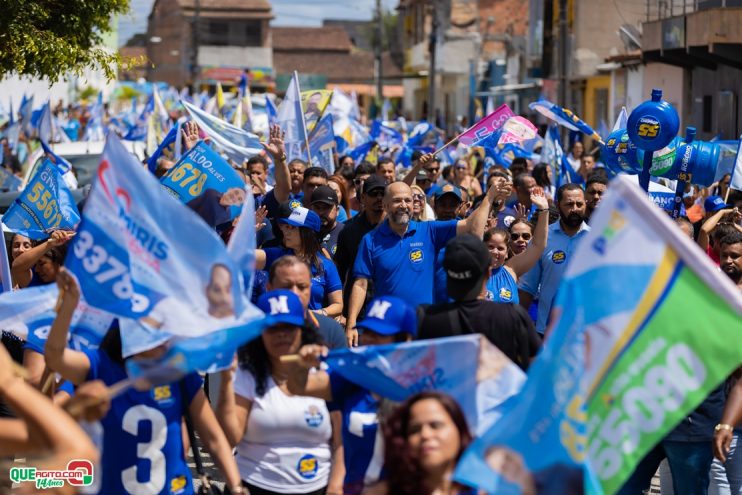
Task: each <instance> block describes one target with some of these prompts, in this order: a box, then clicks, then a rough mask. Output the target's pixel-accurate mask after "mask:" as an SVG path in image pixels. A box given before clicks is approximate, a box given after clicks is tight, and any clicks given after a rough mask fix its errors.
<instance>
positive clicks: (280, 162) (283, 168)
mask: <svg viewBox="0 0 742 495" xmlns="http://www.w3.org/2000/svg"><path fill="white" fill-rule="evenodd" d="M285 135H286V133H285V132H284V131H282V130H281V128H280V127H279V126H278V125H272V126H271V128H270V134H269V139H268V143H263V148H265V151H267V152H268V154H269V155H270V156H271V158H273V164H274V165H275V170H274V171H275V174H276V185H275V187H274V188H273V194H274V195H275V196H276V201H278V202H279V203H283V202H284V201H288V200H289V193H290V192H291V176H290V175H289V165H288V163H287V162H286V148H285V146H284V144H283V138H284V136H285Z"/></svg>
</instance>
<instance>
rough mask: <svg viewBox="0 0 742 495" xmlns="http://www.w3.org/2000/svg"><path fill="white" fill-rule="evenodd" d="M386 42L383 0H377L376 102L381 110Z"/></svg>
mask: <svg viewBox="0 0 742 495" xmlns="http://www.w3.org/2000/svg"><path fill="white" fill-rule="evenodd" d="M383 44H384V17H383V16H382V15H381V0H376V61H375V64H374V65H376V71H375V72H376V102H377V104H378V105H379V110H381V106H382V104H383V101H384V80H383V78H384V72H383V69H382V65H381V55H382V50H383Z"/></svg>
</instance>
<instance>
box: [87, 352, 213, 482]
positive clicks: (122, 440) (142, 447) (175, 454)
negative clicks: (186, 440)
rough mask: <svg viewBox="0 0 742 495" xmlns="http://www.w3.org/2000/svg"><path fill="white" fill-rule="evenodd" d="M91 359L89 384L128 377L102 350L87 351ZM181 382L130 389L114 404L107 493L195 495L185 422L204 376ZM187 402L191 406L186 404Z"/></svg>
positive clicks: (107, 428) (104, 478)
mask: <svg viewBox="0 0 742 495" xmlns="http://www.w3.org/2000/svg"><path fill="white" fill-rule="evenodd" d="M83 352H84V353H85V354H86V355H87V356H88V359H89V360H90V371H89V372H88V377H87V379H88V380H102V381H103V383H105V384H106V385H109V386H110V385H113V384H114V383H116V382H119V381H121V380H124V379H126V378H127V376H126V371H125V370H124V368H123V367H122V366H120V365H118V364H116V363H114V362H113V361H111V358H109V357H108V355H107V354H106V353H105V352H104V351H102V350H96V351H88V350H84V351H83ZM183 380H184V382H185V391H186V397H185V401H184V398H183V397H182V394H181V385H180V382H176V383H171V384H170V385H163V386H160V387H155V388H154V389H151V390H147V391H145V392H139V391H137V390H135V389H133V388H132V389H129V390H127V391H126V392H124V393H123V394H121V395H119V396H118V397H116V398H115V399H113V401H112V402H111V409H110V410H109V411H108V414H106V416H105V417H104V418H103V419H102V420H101V424H102V425H103V453H102V456H101V471H102V473H100V476H101V485H100V486H101V487H102V488H101V492H100V493H101V494H105V495H109V494H116V495H118V494H132V495H145V494H150V495H170V494H192V493H193V481H192V479H191V472H190V470H189V469H188V465H187V464H186V461H185V454H184V450H183V436H182V434H181V418H182V417H183V411H184V410H185V407H186V406H185V404H190V403H191V401H192V400H193V397H194V396H195V395H196V393H197V392H198V390H199V389H200V388H201V382H202V381H201V377H200V376H199V375H198V374H197V373H191V374H190V375H188V376H186V377H185V378H184V379H183ZM184 403H185V404H184Z"/></svg>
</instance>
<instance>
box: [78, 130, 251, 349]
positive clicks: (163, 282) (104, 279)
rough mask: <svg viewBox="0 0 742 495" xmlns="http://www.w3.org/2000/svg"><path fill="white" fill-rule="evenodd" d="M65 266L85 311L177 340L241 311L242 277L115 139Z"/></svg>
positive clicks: (212, 237) (207, 232)
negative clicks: (89, 309)
mask: <svg viewBox="0 0 742 495" xmlns="http://www.w3.org/2000/svg"><path fill="white" fill-rule="evenodd" d="M65 266H67V268H68V269H69V270H70V271H71V272H72V273H74V274H75V276H76V277H77V279H78V281H79V282H80V288H81V291H82V293H83V295H84V297H85V299H86V301H87V302H88V304H90V305H91V306H94V307H98V308H100V309H103V310H106V311H108V312H110V313H113V314H115V315H117V316H120V317H125V318H132V319H135V320H139V321H140V322H142V323H145V324H147V325H148V326H150V327H154V328H156V329H158V330H163V331H167V332H168V333H173V334H176V335H184V336H196V335H199V334H202V333H204V332H205V331H207V330H208V328H205V327H206V326H207V325H205V322H206V321H209V320H211V319H213V317H214V315H218V318H223V317H227V316H234V315H239V314H240V312H241V311H242V307H243V306H242V305H243V303H242V298H241V297H240V295H241V284H242V280H241V274H240V271H239V269H238V267H237V266H236V265H235V262H234V261H233V260H232V259H231V257H230V256H229V255H228V253H227V250H226V248H225V246H224V243H223V242H222V241H221V239H220V238H219V237H218V236H217V235H216V233H215V232H214V230H213V229H211V228H209V226H208V225H207V224H206V223H204V222H203V221H202V220H201V219H200V218H199V217H198V216H197V215H196V214H195V213H194V212H192V211H191V210H190V209H189V208H187V207H186V206H185V205H183V204H182V203H180V202H179V201H178V200H176V199H175V198H173V197H172V196H171V195H170V194H168V193H167V192H166V191H165V190H164V189H163V188H162V187H161V186H160V184H159V183H158V182H157V180H156V179H155V178H154V176H152V175H151V174H149V173H148V172H147V171H146V170H145V169H144V168H143V167H141V166H140V165H139V164H138V163H137V162H136V160H135V159H134V158H133V157H132V156H131V155H130V154H129V153H128V152H127V151H126V150H125V148H124V147H123V146H122V144H121V142H120V141H119V140H118V138H116V137H115V136H113V135H109V137H108V141H107V142H106V147H105V150H104V152H103V159H102V161H101V164H100V166H99V168H98V173H97V177H96V179H95V182H94V183H93V187H92V189H91V191H90V195H89V196H88V199H87V203H86V206H85V210H84V212H83V219H82V223H81V225H80V228H79V229H78V235H77V236H76V237H75V239H74V241H73V243H72V246H71V249H70V250H69V253H68V255H67V260H66V262H65ZM217 285H218V286H219V289H220V290H219V291H216V289H214V287H216V286H217ZM215 293H218V294H217V295H218V297H217V296H215V295H213V294H215ZM222 321H224V320H222Z"/></svg>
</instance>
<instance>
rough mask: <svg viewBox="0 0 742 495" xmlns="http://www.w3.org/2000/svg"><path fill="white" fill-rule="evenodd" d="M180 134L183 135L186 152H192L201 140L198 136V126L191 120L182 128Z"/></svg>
mask: <svg viewBox="0 0 742 495" xmlns="http://www.w3.org/2000/svg"><path fill="white" fill-rule="evenodd" d="M180 132H181V134H182V135H183V147H184V148H185V150H186V151H188V150H190V149H191V148H193V147H194V146H196V143H197V142H198V140H199V139H200V138H199V136H198V124H196V123H195V122H193V121H192V120H189V121H188V122H186V123H185V124H184V125H183V126H182V127H181V128H180Z"/></svg>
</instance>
